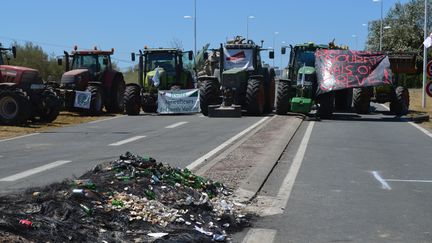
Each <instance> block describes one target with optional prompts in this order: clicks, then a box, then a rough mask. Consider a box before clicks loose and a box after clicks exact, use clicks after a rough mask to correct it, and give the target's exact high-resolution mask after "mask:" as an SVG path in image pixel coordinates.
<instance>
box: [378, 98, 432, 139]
mask: <svg viewBox="0 0 432 243" xmlns="http://www.w3.org/2000/svg"><path fill="white" fill-rule="evenodd" d="M381 106H383V107H384V108H386V109H387V110H390V108H388V106H386V105H384V104H381ZM408 123H409V124H410V125H412V126H413V127H415V128H417V129H418V130H420V131H421V132H423V133H424V134H426V135H427V136H429V137H431V138H432V133H431V132H429V131H428V130H426V129H424V128H423V127H421V126H419V125H417V124H415V123H414V122H408Z"/></svg>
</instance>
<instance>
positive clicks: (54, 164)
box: [0, 160, 72, 181]
mask: <svg viewBox="0 0 432 243" xmlns="http://www.w3.org/2000/svg"><path fill="white" fill-rule="evenodd" d="M70 162H72V161H70V160H58V161H55V162H52V163H49V164H46V165H42V166H39V167H36V168H33V169H30V170H26V171H23V172H21V173H17V174H15V175H11V176H8V177H4V178H1V179H0V181H16V180H19V179H22V178H25V177H28V176H31V175H34V174H37V173H40V172H42V171H45V170H49V169H52V168H54V167H57V166H60V165H64V164H67V163H70Z"/></svg>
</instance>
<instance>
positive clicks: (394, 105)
mask: <svg viewBox="0 0 432 243" xmlns="http://www.w3.org/2000/svg"><path fill="white" fill-rule="evenodd" d="M409 105H410V95H409V91H408V89H407V88H405V87H402V86H398V87H397V88H396V90H394V93H393V94H392V100H391V101H390V112H393V113H395V114H396V115H405V114H407V113H408V111H409Z"/></svg>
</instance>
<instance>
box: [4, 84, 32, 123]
mask: <svg viewBox="0 0 432 243" xmlns="http://www.w3.org/2000/svg"><path fill="white" fill-rule="evenodd" d="M30 115H31V103H30V101H29V100H28V98H27V96H26V95H25V94H24V93H23V92H21V91H18V90H2V91H0V123H1V124H3V125H21V124H24V123H26V122H27V120H28V119H29V117H30Z"/></svg>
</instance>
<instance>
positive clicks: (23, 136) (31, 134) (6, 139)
mask: <svg viewBox="0 0 432 243" xmlns="http://www.w3.org/2000/svg"><path fill="white" fill-rule="evenodd" d="M38 134H40V133H38V132H36V133H30V134H26V135H22V136H18V137H13V138H5V139H2V140H0V142H6V141H10V140H14V139H19V138H26V137H31V136H34V135H38Z"/></svg>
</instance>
